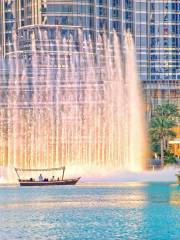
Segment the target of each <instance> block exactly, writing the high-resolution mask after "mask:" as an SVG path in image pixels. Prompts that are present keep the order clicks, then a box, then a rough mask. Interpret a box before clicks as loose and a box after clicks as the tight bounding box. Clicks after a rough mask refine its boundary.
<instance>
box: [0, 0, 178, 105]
mask: <svg viewBox="0 0 180 240" xmlns="http://www.w3.org/2000/svg"><path fill="white" fill-rule="evenodd" d="M0 22H1V24H0V26H1V28H0V40H1V46H2V51H3V53H4V55H6V53H8V51H10V49H11V42H12V38H13V31H17V32H18V30H19V29H20V31H19V32H20V33H21V34H22V31H23V29H24V31H25V33H24V35H26V36H27V34H26V32H27V28H28V26H31V29H32V26H33V28H34V27H35V26H37V27H38V26H41V27H42V26H43V27H47V29H48V27H50V26H59V27H60V28H61V33H62V35H66V34H69V33H70V34H71V35H74V34H76V33H75V32H76V31H75V29H77V28H80V29H83V32H84V34H85V35H87V36H88V35H91V37H92V39H93V41H94V42H95V41H96V37H97V34H98V33H103V32H104V31H106V33H107V34H108V35H110V34H111V33H112V31H113V29H115V30H116V31H117V32H118V34H119V36H120V37H122V36H123V32H124V31H125V30H127V29H129V30H130V31H131V32H132V33H133V36H134V40H135V44H136V50H137V59H138V66H139V73H140V78H141V80H142V82H143V83H144V89H145V93H146V94H145V96H146V97H147V103H148V105H155V104H157V103H159V101H161V100H162V99H163V98H165V99H168V98H169V97H171V98H172V99H174V101H178V96H179V94H180V93H179V89H178V88H179V80H180V70H179V59H180V57H179V47H180V24H179V22H180V1H177V0H171V1H170V0H149V1H146V0H139V1H138V0H136V1H134V0H71V1H70V0H64V1H60V0H16V1H15V0H11V1H9V0H4V1H1V3H0ZM50 32H52V31H51V30H50ZM24 35H23V36H24ZM28 41H29V40H28V39H26V43H25V42H23V41H21V43H22V45H23V46H25V45H27V44H28Z"/></svg>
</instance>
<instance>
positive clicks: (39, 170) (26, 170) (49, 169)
mask: <svg viewBox="0 0 180 240" xmlns="http://www.w3.org/2000/svg"><path fill="white" fill-rule="evenodd" d="M63 169H65V167H60V168H40V169H38V168H35V169H31V168H29V169H28V168H25V169H24V168H15V170H16V171H22V172H34V171H36V172H43V171H59V170H63Z"/></svg>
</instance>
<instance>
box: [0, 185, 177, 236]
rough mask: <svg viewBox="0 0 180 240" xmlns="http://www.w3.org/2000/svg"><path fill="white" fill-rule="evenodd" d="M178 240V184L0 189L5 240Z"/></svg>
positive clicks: (1, 229) (0, 229) (0, 233)
mask: <svg viewBox="0 0 180 240" xmlns="http://www.w3.org/2000/svg"><path fill="white" fill-rule="evenodd" d="M6 239H7V240H15V239H22V240H26V239H27V240H31V239H33V240H35V239H37V240H42V239H43V240H44V239H48V240H55V239H58V240H61V239H62V240H63V239H67V240H76V239H78V240H86V239H87V240H136V239H137V240H171V239H172V240H178V239H180V186H178V185H177V184H175V183H121V184H107V183H106V184H79V185H77V186H72V187H68V186H57V187H17V186H10V187H0V240H6Z"/></svg>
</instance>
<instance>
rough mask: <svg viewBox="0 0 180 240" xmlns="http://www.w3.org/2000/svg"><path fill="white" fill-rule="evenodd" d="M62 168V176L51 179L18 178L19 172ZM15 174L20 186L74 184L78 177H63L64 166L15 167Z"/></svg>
mask: <svg viewBox="0 0 180 240" xmlns="http://www.w3.org/2000/svg"><path fill="white" fill-rule="evenodd" d="M59 170H62V177H61V179H59V178H58V179H56V180H55V179H53V180H50V181H49V180H47V179H44V180H42V181H36V180H34V179H33V178H30V179H22V178H20V172H44V171H59ZM15 171H16V174H17V176H18V182H19V184H20V186H24V187H25V186H28V187H29V186H33V187H34V186H55V185H75V184H76V183H77V182H78V181H79V179H80V177H78V178H72V179H64V173H65V167H61V168H49V169H20V168H15Z"/></svg>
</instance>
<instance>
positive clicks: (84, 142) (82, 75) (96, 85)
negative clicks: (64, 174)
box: [0, 30, 147, 172]
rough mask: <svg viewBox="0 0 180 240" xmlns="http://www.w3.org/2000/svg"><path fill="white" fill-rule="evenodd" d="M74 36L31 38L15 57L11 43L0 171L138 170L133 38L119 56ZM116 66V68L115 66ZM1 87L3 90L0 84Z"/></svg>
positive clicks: (142, 135) (115, 47)
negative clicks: (43, 169) (28, 43)
mask: <svg viewBox="0 0 180 240" xmlns="http://www.w3.org/2000/svg"><path fill="white" fill-rule="evenodd" d="M82 36H83V34H82V33H79V40H78V42H77V41H76V42H75V41H74V40H73V37H72V36H69V37H67V38H63V37H62V36H61V34H59V31H58V30H57V31H56V34H55V37H54V38H53V39H49V37H48V34H47V33H46V32H45V31H41V30H39V31H37V32H36V33H32V34H31V46H30V51H29V52H28V53H27V52H24V53H23V52H22V51H21V50H20V49H19V47H18V43H17V42H18V41H17V39H16V36H14V41H13V42H14V44H13V46H11V49H12V51H11V53H9V55H8V59H6V60H5V61H1V69H3V70H1V72H2V74H1V88H0V103H1V106H0V166H1V167H8V168H13V167H20V168H46V167H59V166H62V165H66V166H67V168H68V167H69V168H70V167H71V168H72V171H73V169H75V171H76V172H82V171H88V170H89V169H92V170H93V171H96V170H97V169H101V170H103V169H126V170H142V169H144V168H145V166H146V160H145V156H146V149H147V141H146V140H147V136H146V129H145V119H144V108H143V100H142V95H141V89H140V86H139V85H140V84H139V80H138V75H137V69H136V58H135V50H134V44H133V39H132V36H131V34H130V33H127V34H125V40H124V42H125V53H124V54H122V53H121V46H120V44H119V40H118V37H117V35H116V33H114V34H113V40H112V41H111V42H110V41H109V40H108V39H107V38H106V37H105V36H104V37H102V36H98V37H97V41H96V47H94V43H93V42H92V41H91V39H90V37H87V38H83V37H82ZM122 59H123V61H122ZM3 83H5V84H3Z"/></svg>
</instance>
